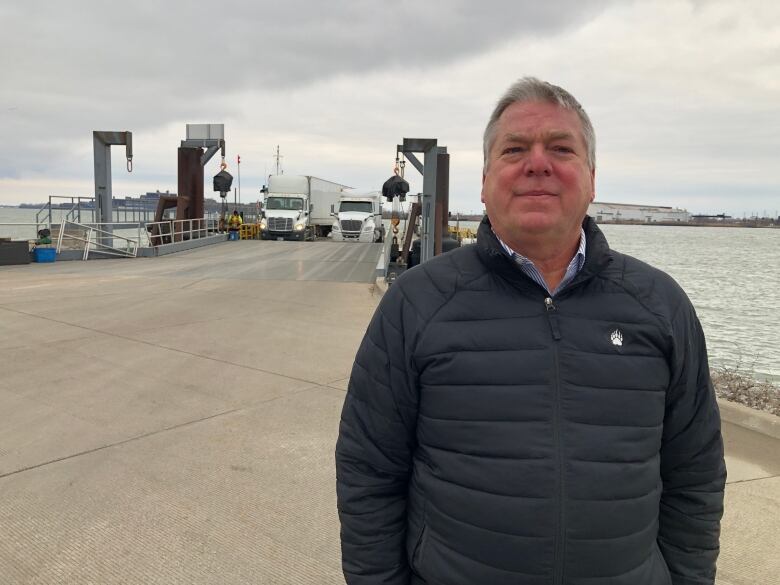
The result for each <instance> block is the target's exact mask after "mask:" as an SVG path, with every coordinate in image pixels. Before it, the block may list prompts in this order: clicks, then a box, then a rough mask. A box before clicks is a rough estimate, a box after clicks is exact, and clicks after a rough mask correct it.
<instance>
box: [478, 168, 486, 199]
mask: <svg viewBox="0 0 780 585" xmlns="http://www.w3.org/2000/svg"><path fill="white" fill-rule="evenodd" d="M479 200H480V201H481V202H482V203H484V202H485V171H482V191H480V194H479Z"/></svg>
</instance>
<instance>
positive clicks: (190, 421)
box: [0, 407, 243, 479]
mask: <svg viewBox="0 0 780 585" xmlns="http://www.w3.org/2000/svg"><path fill="white" fill-rule="evenodd" d="M240 410H243V407H242V408H233V409H230V410H226V411H224V412H218V413H216V414H211V415H209V416H205V417H203V418H199V419H196V420H188V421H186V422H183V423H180V424H177V425H173V426H170V427H165V428H164V429H158V430H156V431H150V432H148V433H144V434H142V435H136V436H135V437H130V438H129V439H123V440H121V441H117V442H116V443H109V444H108V445H101V446H100V447H95V448H93V449H87V450H86V451H79V452H78V453H73V454H71V455H66V456H64V457H58V458H57V459H51V460H50V461H44V462H42V463H36V464H35V465H30V466H28V467H23V468H22V469H16V470H14V471H9V472H8V473H3V474H2V475H0V479H4V478H6V477H9V476H11V475H17V474H19V473H24V472H25V471H32V470H33V469H38V468H39V467H45V466H46V465H51V464H52V463H59V462H61V461H67V460H68V459H75V458H76V457H81V456H82V455H89V454H90V453H96V452H97V451H103V450H104V449H110V448H112V447H119V446H121V445H124V444H126V443H131V442H133V441H138V440H140V439H145V438H147V437H152V436H154V435H159V434H161V433H165V432H168V431H173V430H176V429H180V428H182V427H186V426H188V425H193V424H196V423H200V422H205V421H207V420H210V419H212V418H217V417H220V416H224V415H226V414H231V413H234V412H238V411H240Z"/></svg>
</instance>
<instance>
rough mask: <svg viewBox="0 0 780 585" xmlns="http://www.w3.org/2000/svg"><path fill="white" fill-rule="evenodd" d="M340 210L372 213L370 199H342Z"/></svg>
mask: <svg viewBox="0 0 780 585" xmlns="http://www.w3.org/2000/svg"><path fill="white" fill-rule="evenodd" d="M339 211H362V212H363V213H371V202H370V201H342V202H341V204H340V205H339Z"/></svg>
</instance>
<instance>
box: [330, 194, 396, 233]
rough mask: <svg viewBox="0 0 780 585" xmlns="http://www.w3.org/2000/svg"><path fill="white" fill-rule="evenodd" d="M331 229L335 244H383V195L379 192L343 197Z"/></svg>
mask: <svg viewBox="0 0 780 585" xmlns="http://www.w3.org/2000/svg"><path fill="white" fill-rule="evenodd" d="M333 216H334V217H335V221H334V222H333V227H332V228H331V231H330V233H331V237H332V239H333V241H334V242H347V241H353V242H382V241H384V238H385V227H384V225H383V224H382V195H381V193H379V192H378V191H376V192H371V193H366V194H354V195H351V194H350V195H346V194H345V195H342V196H341V198H340V199H339V202H338V207H337V209H336V210H335V212H334V213H333Z"/></svg>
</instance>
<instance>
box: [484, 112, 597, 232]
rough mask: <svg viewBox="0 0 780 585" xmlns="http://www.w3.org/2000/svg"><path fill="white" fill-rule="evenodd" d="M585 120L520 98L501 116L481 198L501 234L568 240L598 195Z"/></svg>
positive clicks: (573, 114) (578, 228)
mask: <svg viewBox="0 0 780 585" xmlns="http://www.w3.org/2000/svg"><path fill="white" fill-rule="evenodd" d="M594 194H595V192H594V173H593V172H592V171H591V170H590V168H589V167H588V160H587V148H586V146H585V139H584V137H583V133H582V123H581V122H580V119H579V117H578V116H577V114H576V113H575V112H573V111H571V110H567V109H564V108H561V107H560V106H558V105H555V104H549V103H546V102H525V103H522V102H516V103H514V104H512V105H511V106H509V107H508V108H507V109H506V110H504V112H503V114H501V117H500V118H499V119H498V124H497V127H496V137H495V141H494V143H493V145H492V147H491V149H490V152H489V153H488V161H487V168H486V170H485V172H484V174H483V175H482V202H483V203H484V204H485V208H486V210H487V214H488V217H489V218H490V221H491V223H492V225H493V229H494V230H495V231H496V233H497V234H498V235H499V237H501V239H502V240H504V241H505V242H507V243H508V244H511V243H512V242H523V241H529V239H533V240H536V241H540V240H542V241H547V242H557V241H560V242H561V244H562V245H566V246H568V245H569V244H570V243H571V242H570V241H569V240H571V239H573V238H576V236H577V234H579V230H580V225H581V224H582V220H583V219H584V217H585V214H586V213H587V210H588V204H589V203H590V202H591V201H593V197H594Z"/></svg>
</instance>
